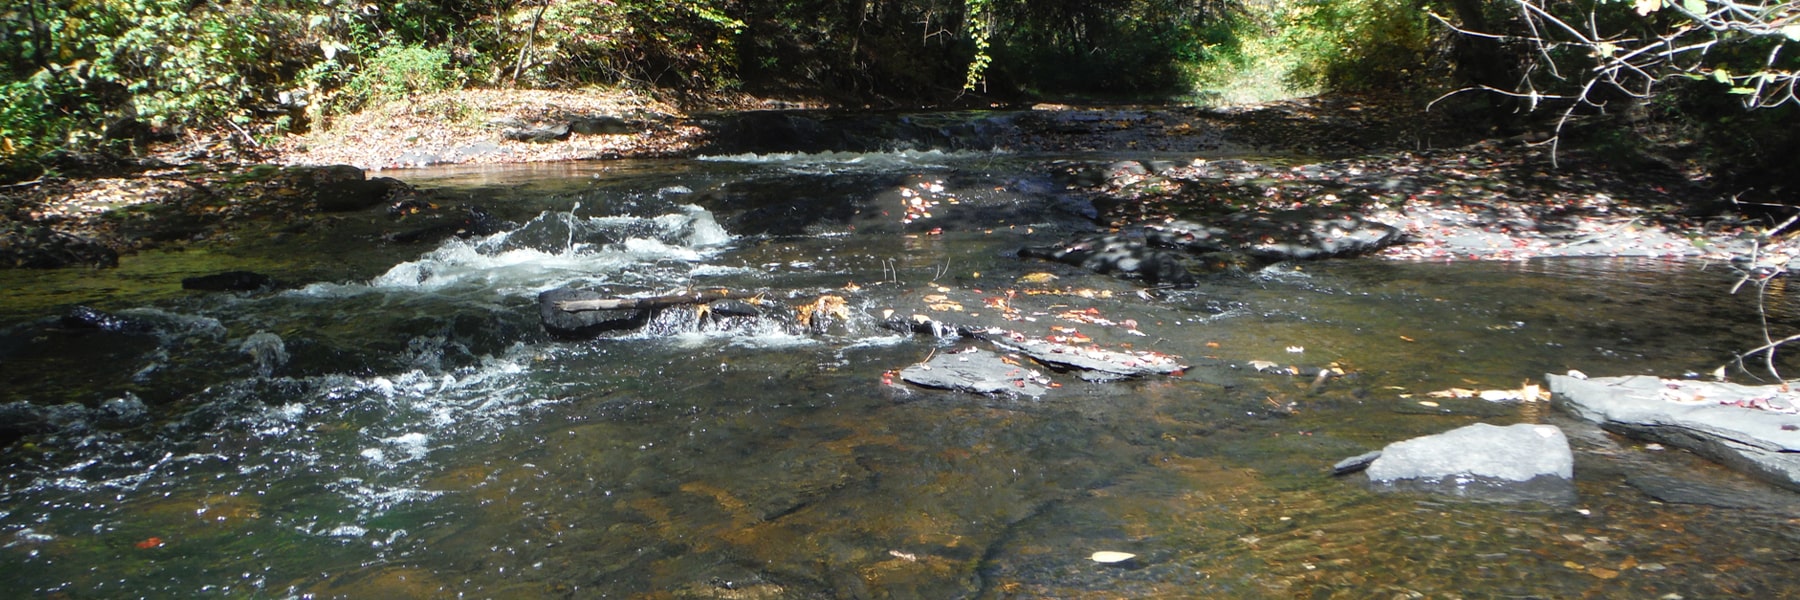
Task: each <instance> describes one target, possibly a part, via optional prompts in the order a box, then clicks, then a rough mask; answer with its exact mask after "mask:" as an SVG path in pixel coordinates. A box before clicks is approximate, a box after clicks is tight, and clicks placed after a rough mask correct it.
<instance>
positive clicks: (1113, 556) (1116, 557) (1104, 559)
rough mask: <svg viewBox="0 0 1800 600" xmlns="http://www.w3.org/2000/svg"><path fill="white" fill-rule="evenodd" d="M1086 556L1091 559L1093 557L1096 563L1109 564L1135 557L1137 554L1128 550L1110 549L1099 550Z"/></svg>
mask: <svg viewBox="0 0 1800 600" xmlns="http://www.w3.org/2000/svg"><path fill="white" fill-rule="evenodd" d="M1088 558H1091V559H1093V561H1094V562H1097V563H1100V564H1103V565H1110V564H1116V563H1122V562H1125V561H1128V560H1131V559H1134V558H1137V555H1136V554H1132V553H1130V552H1113V551H1111V550H1101V551H1099V552H1095V553H1094V555H1093V556H1090V557H1088Z"/></svg>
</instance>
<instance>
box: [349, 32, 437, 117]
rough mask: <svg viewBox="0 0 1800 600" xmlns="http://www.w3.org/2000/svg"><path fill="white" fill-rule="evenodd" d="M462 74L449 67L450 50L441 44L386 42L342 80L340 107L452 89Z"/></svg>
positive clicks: (352, 106) (357, 106) (350, 107)
mask: <svg viewBox="0 0 1800 600" xmlns="http://www.w3.org/2000/svg"><path fill="white" fill-rule="evenodd" d="M463 79H464V78H463V74H462V73H461V72H459V71H457V70H456V69H455V68H453V67H452V63H451V59H450V53H449V52H447V51H445V50H443V49H441V48H423V47H420V46H410V45H397V46H388V47H385V48H382V49H380V50H378V51H376V53H375V56H373V57H371V58H370V59H369V60H368V61H367V62H364V63H363V64H362V67H361V68H360V69H358V70H356V74H355V75H354V76H353V77H351V78H350V81H349V82H348V83H347V84H345V86H344V92H345V94H346V95H347V97H345V98H342V100H343V101H344V102H345V105H344V108H346V109H349V110H355V109H357V108H360V107H361V106H362V105H363V104H364V103H367V102H385V101H389V100H397V99H400V98H405V97H407V96H409V95H412V94H427V93H431V92H441V91H444V90H449V89H454V88H456V87H459V86H461V85H462V84H463Z"/></svg>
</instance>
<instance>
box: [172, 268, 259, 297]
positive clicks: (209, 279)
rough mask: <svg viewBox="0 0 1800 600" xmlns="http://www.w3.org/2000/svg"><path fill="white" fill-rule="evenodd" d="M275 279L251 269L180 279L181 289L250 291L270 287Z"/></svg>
mask: <svg viewBox="0 0 1800 600" xmlns="http://www.w3.org/2000/svg"><path fill="white" fill-rule="evenodd" d="M274 284H275V279H274V278H273V277H269V276H268V275H264V274H262V273H255V272H251V271H226V272H224V273H214V274H212V275H201V276H198V277H186V278H183V279H182V280H181V289H184V290H200V291H206V292H251V291H256V290H260V289H263V288H266V287H270V286H272V285H274Z"/></svg>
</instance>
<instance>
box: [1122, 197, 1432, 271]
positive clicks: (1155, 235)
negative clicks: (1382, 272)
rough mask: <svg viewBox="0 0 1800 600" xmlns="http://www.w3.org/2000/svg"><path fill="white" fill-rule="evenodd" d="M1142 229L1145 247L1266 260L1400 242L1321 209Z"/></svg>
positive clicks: (1383, 229)
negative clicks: (1155, 246) (1147, 244)
mask: <svg viewBox="0 0 1800 600" xmlns="http://www.w3.org/2000/svg"><path fill="white" fill-rule="evenodd" d="M1144 229H1145V230H1146V238H1147V239H1148V240H1149V241H1150V243H1151V244H1155V245H1160V246H1167V247H1171V248H1181V249H1183V250H1187V251H1189V252H1196V253H1205V252H1244V253H1247V254H1250V255H1251V256H1254V257H1256V258H1258V259H1261V260H1266V261H1283V260H1313V259H1320V258H1333V257H1346V256H1360V255H1363V254H1369V253H1372V252H1375V251H1378V250H1381V249H1382V248H1386V247H1388V246H1391V245H1394V244H1395V243H1398V242H1399V241H1400V239H1401V235H1400V230H1399V229H1396V228H1394V227H1393V226H1392V225H1388V224H1385V223H1378V222H1375V221H1370V220H1368V219H1364V218H1363V217H1362V216H1361V215H1358V214H1356V213H1354V212H1351V211H1347V210H1341V209H1331V208H1321V207H1308V208H1300V209H1295V210H1288V211H1256V212H1242V213H1233V214H1231V215H1228V216H1226V217H1223V218H1220V219H1216V220H1212V221H1209V222H1205V223H1197V222H1193V221H1173V222H1169V223H1155V224H1149V225H1145V226H1144Z"/></svg>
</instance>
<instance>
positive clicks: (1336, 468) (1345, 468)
mask: <svg viewBox="0 0 1800 600" xmlns="http://www.w3.org/2000/svg"><path fill="white" fill-rule="evenodd" d="M1377 458H1381V451H1380V450H1371V451H1369V452H1364V453H1362V454H1358V455H1356V456H1352V457H1350V458H1346V459H1344V460H1340V461H1337V464H1334V465H1331V474H1332V475H1349V474H1351V473H1356V472H1360V471H1363V470H1365V469H1368V468H1369V463H1372V462H1375V459H1377Z"/></svg>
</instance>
